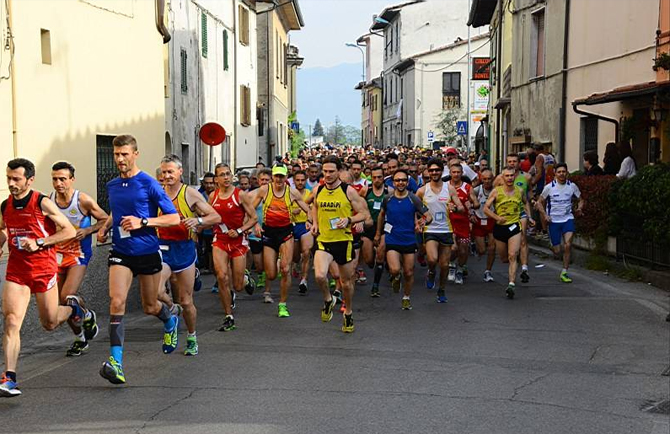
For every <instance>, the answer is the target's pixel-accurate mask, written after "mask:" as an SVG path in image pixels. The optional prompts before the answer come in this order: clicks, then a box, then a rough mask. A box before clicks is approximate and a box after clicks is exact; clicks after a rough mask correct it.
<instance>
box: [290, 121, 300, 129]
mask: <svg viewBox="0 0 670 434" xmlns="http://www.w3.org/2000/svg"><path fill="white" fill-rule="evenodd" d="M291 129H292V130H293V131H298V130H300V124H299V123H298V122H291Z"/></svg>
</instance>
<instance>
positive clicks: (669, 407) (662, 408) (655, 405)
mask: <svg viewBox="0 0 670 434" xmlns="http://www.w3.org/2000/svg"><path fill="white" fill-rule="evenodd" d="M640 410H642V411H645V412H647V413H655V414H666V415H670V399H664V400H663V401H646V402H645V403H644V405H642V408H641V409H640Z"/></svg>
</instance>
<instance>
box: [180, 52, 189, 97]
mask: <svg viewBox="0 0 670 434" xmlns="http://www.w3.org/2000/svg"><path fill="white" fill-rule="evenodd" d="M187 57H188V55H187V54H186V50H185V49H183V48H182V49H181V56H180V59H181V93H187V92H188V76H187V75H186V73H187V68H186V59H187Z"/></svg>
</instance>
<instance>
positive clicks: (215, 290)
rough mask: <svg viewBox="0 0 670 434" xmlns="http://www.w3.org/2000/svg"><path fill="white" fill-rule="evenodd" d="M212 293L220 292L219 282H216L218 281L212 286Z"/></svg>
mask: <svg viewBox="0 0 670 434" xmlns="http://www.w3.org/2000/svg"><path fill="white" fill-rule="evenodd" d="M211 293H212V294H218V293H219V282H216V283H215V284H214V286H212V290H211Z"/></svg>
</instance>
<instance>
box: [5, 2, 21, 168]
mask: <svg viewBox="0 0 670 434" xmlns="http://www.w3.org/2000/svg"><path fill="white" fill-rule="evenodd" d="M7 25H8V26H9V28H10V29H13V28H14V27H13V25H12V0H9V1H8V2H7ZM8 37H9V43H10V47H9V48H10V52H9V53H10V63H9V68H10V69H9V75H10V80H11V83H12V147H13V151H14V158H18V156H19V137H18V130H17V126H16V124H17V121H16V62H15V61H14V48H15V47H14V35H13V34H12V33H10V34H9V35H8Z"/></svg>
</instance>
